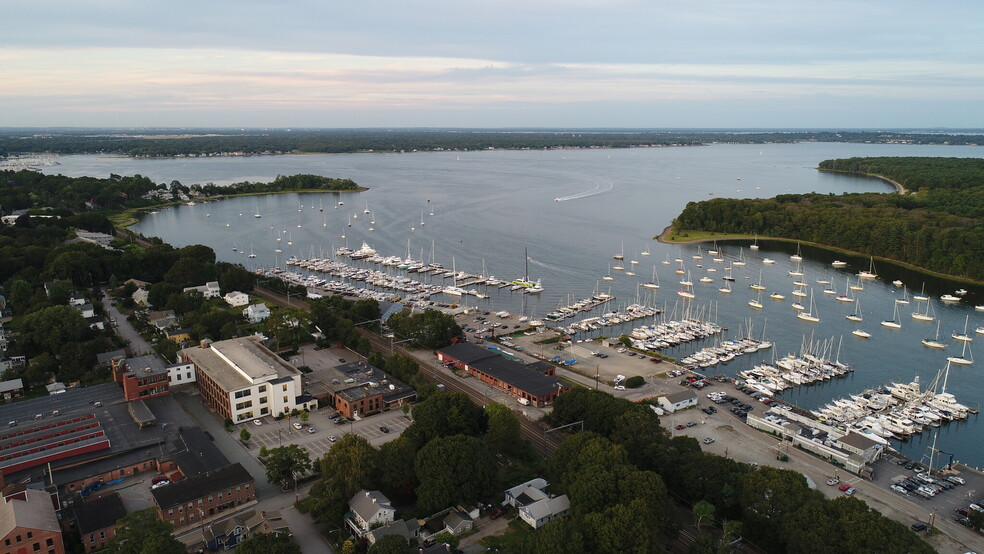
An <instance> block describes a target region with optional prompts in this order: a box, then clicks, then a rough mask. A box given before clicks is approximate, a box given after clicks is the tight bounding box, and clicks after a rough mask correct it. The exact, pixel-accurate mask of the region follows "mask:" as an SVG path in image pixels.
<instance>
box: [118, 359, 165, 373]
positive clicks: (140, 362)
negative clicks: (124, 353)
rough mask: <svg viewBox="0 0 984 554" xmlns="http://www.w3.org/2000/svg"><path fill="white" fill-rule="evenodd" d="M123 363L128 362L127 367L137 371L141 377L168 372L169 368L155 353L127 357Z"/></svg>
mask: <svg viewBox="0 0 984 554" xmlns="http://www.w3.org/2000/svg"><path fill="white" fill-rule="evenodd" d="M123 363H124V364H126V368H127V369H129V370H130V371H132V372H134V373H136V374H137V375H138V376H140V377H144V376H149V375H160V374H162V373H167V368H166V367H165V366H164V362H163V361H162V360H161V359H160V358H158V357H157V356H153V355H147V356H138V357H136V358H127V359H126V361H124V362H123Z"/></svg>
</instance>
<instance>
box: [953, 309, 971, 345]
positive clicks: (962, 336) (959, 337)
mask: <svg viewBox="0 0 984 554" xmlns="http://www.w3.org/2000/svg"><path fill="white" fill-rule="evenodd" d="M969 324H970V316H969V315H968V316H967V317H966V319H964V330H963V333H952V334H951V335H950V336H951V337H953V340H959V341H963V342H971V341H973V340H974V338H973V337H971V336H970V335H968V334H967V326H968V325H969Z"/></svg>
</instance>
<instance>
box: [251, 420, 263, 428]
mask: <svg viewBox="0 0 984 554" xmlns="http://www.w3.org/2000/svg"><path fill="white" fill-rule="evenodd" d="M253 425H256V426H257V427H259V426H260V425H263V420H262V419H254V420H253Z"/></svg>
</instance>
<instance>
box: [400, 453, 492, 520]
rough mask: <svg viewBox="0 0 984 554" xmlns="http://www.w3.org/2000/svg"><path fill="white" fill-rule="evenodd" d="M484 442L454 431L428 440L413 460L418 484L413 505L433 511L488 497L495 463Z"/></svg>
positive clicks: (426, 510) (425, 510) (427, 511)
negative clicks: (451, 434)
mask: <svg viewBox="0 0 984 554" xmlns="http://www.w3.org/2000/svg"><path fill="white" fill-rule="evenodd" d="M492 460H493V457H492V456H490V455H489V452H488V449H486V447H485V444H484V443H482V441H480V440H479V439H477V438H475V437H467V436H464V435H455V436H451V437H440V438H435V439H434V440H432V441H430V442H428V443H427V444H426V445H425V446H424V447H423V448H421V449H420V452H418V453H417V459H416V461H415V463H414V471H415V472H416V474H417V479H418V480H419V481H420V486H418V487H417V505H418V507H419V508H420V509H421V510H422V511H424V512H426V513H433V512H434V511H436V510H440V509H441V508H444V507H447V506H453V505H455V504H457V503H461V502H474V501H476V500H484V499H487V498H489V497H490V496H491V495H492V493H493V492H494V490H495V464H494V463H493V461H492Z"/></svg>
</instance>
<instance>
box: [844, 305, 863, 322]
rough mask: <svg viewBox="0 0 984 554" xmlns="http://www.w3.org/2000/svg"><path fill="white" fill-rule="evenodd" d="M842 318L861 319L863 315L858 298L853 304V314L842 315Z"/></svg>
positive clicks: (849, 319)
mask: <svg viewBox="0 0 984 554" xmlns="http://www.w3.org/2000/svg"><path fill="white" fill-rule="evenodd" d="M844 319H846V320H848V321H861V320H862V319H863V317H862V316H861V301H860V300H858V303H857V304H855V305H854V313H853V314H847V315H846V316H844Z"/></svg>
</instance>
